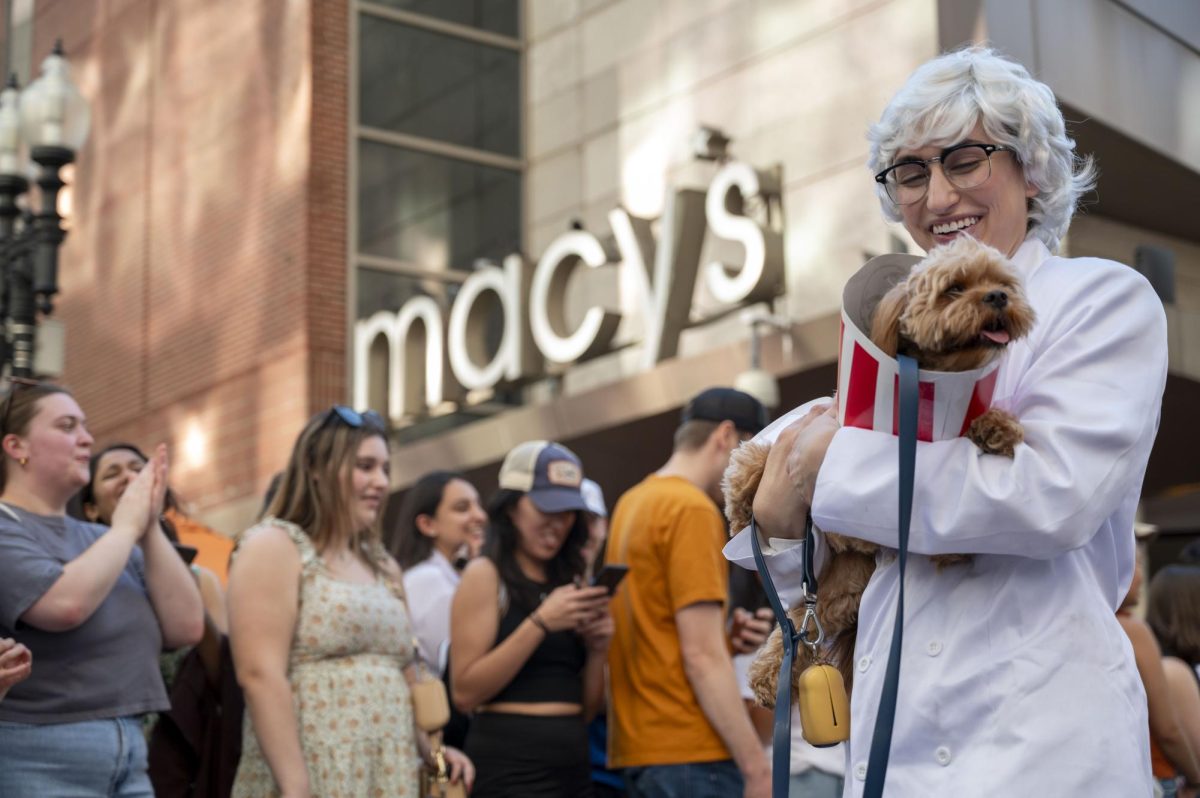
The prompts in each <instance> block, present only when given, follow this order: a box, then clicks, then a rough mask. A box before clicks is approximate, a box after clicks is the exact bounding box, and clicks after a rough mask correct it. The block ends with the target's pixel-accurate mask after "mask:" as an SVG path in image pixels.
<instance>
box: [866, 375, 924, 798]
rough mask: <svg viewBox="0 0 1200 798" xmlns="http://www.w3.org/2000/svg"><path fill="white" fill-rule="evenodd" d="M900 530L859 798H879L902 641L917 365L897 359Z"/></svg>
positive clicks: (914, 456) (889, 747)
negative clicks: (887, 646) (887, 644)
mask: <svg viewBox="0 0 1200 798" xmlns="http://www.w3.org/2000/svg"><path fill="white" fill-rule="evenodd" d="M897 360H898V361H899V362H900V528H899V532H900V534H899V540H898V542H897V549H898V558H899V569H900V587H899V590H898V592H897V595H896V622H895V624H894V625H893V627H892V648H891V651H889V652H888V665H887V673H886V674H885V676H884V679H883V693H882V694H881V695H880V698H879V710H878V711H877V713H876V715H875V731H874V732H873V733H872V734H871V755H870V757H869V758H868V759H867V783H866V784H865V785H864V787H863V798H881V796H882V795H883V782H884V779H885V778H886V777H887V766H888V756H889V755H890V754H891V750H892V726H893V724H894V722H895V720H896V695H897V690H898V689H899V686H900V648H901V644H902V642H903V640H904V566H905V564H906V563H907V561H908V527H909V523H910V522H911V521H912V500H913V476H914V473H913V472H914V471H916V463H917V361H915V360H913V359H912V358H911V357H907V356H905V355H900V356H899V357H898V358H897Z"/></svg>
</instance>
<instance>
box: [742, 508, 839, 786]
mask: <svg viewBox="0 0 1200 798" xmlns="http://www.w3.org/2000/svg"><path fill="white" fill-rule="evenodd" d="M750 545H751V547H752V549H753V550H754V567H755V568H757V569H758V574H759V576H760V577H761V578H762V586H763V591H764V592H765V593H766V594H767V603H768V604H770V605H771V612H773V613H775V619H776V620H777V621H779V631H780V634H782V635H783V663H782V664H781V665H780V666H779V686H778V687H777V688H776V689H775V727H774V732H773V736H772V743H771V745H772V747H771V798H788V788H789V787H790V786H791V785H790V780H791V766H792V663H794V662H795V661H796V652H797V650H798V648H799V646H798V644H799V643H801V642H803V643H804V644H805V645H808V646H810V647H811V648H812V649H813V650H814V651H815V650H816V647H817V646H819V645H820V644H821V640H822V638H823V637H824V634H823V633H822V631H821V626H820V624H819V623H818V622H817V616H816V603H817V578H816V576H815V575H814V573H813V566H812V562H813V553H814V546H815V540H814V538H813V534H812V516H811V515H810V516H808V518H807V519H806V520H805V523H804V542H803V544H802V552H801V563H802V567H801V577H800V580H801V581H800V590H801V593H802V595H803V597H804V602H805V604H806V605H807V612H806V613H805V615H804V622H803V624H802V625H801V628H800V629H799V630H797V629H796V625H795V624H794V623H792V619H791V618H789V617H788V614H787V612H786V611H785V610H784V609H783V602H782V601H780V600H779V593H778V592H777V591H776V590H775V583H774V582H772V581H771V574H770V572H769V571H767V562H766V560H765V559H764V558H763V553H762V544H760V543H759V542H758V522H757V521H755V520H754V516H753V515H751V516H750ZM810 617H811V619H812V622H813V624H814V625H815V626H816V629H817V638H816V640H813V641H809V640H808V626H809V618H810Z"/></svg>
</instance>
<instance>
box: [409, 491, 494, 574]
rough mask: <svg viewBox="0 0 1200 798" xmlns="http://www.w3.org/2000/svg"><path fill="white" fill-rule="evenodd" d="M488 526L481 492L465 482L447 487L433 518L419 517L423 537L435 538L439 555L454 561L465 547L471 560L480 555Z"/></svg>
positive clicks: (428, 516) (430, 516) (418, 525)
mask: <svg viewBox="0 0 1200 798" xmlns="http://www.w3.org/2000/svg"><path fill="white" fill-rule="evenodd" d="M486 524H487V514H486V513H484V511H483V506H482V505H481V504H480V503H479V493H478V491H476V490H475V487H474V486H473V485H472V484H471V483H470V482H467V481H465V480H462V479H452V480H450V481H449V482H447V483H446V487H445V488H443V489H442V498H441V501H439V502H438V506H437V510H436V511H435V512H434V514H433V515H420V516H417V527H418V528H419V529H420V531H421V534H423V535H426V536H428V537H431V538H433V540H434V545H435V546H437V548H438V551H440V552H442V554H443V555H444V556H445V557H446V558H447V559H451V560H452V559H454V558H455V556H456V555H457V554H458V553H459V552H460V551H461V550H462V549H463V547H466V549H467V556H468V557H475V556H477V555H478V554H479V550H480V549H481V548H482V547H483V531H484V527H485V525H486Z"/></svg>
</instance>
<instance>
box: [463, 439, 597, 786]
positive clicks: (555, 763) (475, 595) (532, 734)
mask: <svg viewBox="0 0 1200 798" xmlns="http://www.w3.org/2000/svg"><path fill="white" fill-rule="evenodd" d="M582 481H583V469H582V466H581V465H580V463H579V458H577V457H576V456H575V455H574V453H572V452H571V451H570V450H569V449H567V448H565V447H564V446H561V445H560V444H557V443H549V442H546V441H531V442H528V443H523V444H521V445H520V446H517V447H516V448H515V449H513V450H512V451H511V452H509V453H508V456H507V457H505V459H504V463H503V465H502V466H501V467H500V489H499V490H498V491H497V492H496V495H495V496H493V497H492V500H491V502H490V503H489V506H488V517H489V518H490V520H491V526H490V528H489V532H488V541H487V543H486V545H485V546H484V556H483V557H480V558H479V559H477V560H475V561H474V562H472V563H471V564H470V565H469V566H467V570H466V572H465V573H464V574H463V578H462V583H461V584H460V585H459V588H458V592H457V593H456V594H455V596H454V603H453V605H452V607H451V611H450V639H451V649H452V653H451V657H450V668H451V671H452V675H453V678H452V680H451V684H452V686H453V696H454V702H455V704H457V705H458V707H459V709H461V710H463V711H464V712H472V711H473V712H475V715H474V717H473V718H472V719H471V728H470V730H469V731H468V733H467V745H466V750H467V754H468V755H469V756H470V757H471V759H472V761H474V762H475V764H476V767H477V768H478V769H479V778H478V781H477V783H476V786H475V791H474V792H473V793H472V795H473V796H476V798H489V796H496V798H500V797H501V796H515V795H520V796H522V798H540V797H541V796H545V798H558V797H559V796H564V795H569V796H581V797H586V796H591V795H592V783H591V771H590V766H589V763H588V740H587V727H586V723H587V721H588V720H589V719H591V717H592V716H594V715H595V714H596V712H597V711H598V710H599V709H600V707H601V706H602V704H603V702H604V665H605V662H606V660H607V657H608V644H609V641H610V640H611V639H612V632H613V625H612V616H611V615H609V611H608V591H607V590H606V589H605V588H603V587H582V586H581V582H582V578H583V575H584V572H585V563H584V561H583V555H582V550H583V547H584V545H585V544H586V543H587V540H588V529H587V522H586V520H585V519H584V511H585V510H586V509H587V504H586V503H585V501H584V498H583V495H582V493H581V492H580V485H581V483H582Z"/></svg>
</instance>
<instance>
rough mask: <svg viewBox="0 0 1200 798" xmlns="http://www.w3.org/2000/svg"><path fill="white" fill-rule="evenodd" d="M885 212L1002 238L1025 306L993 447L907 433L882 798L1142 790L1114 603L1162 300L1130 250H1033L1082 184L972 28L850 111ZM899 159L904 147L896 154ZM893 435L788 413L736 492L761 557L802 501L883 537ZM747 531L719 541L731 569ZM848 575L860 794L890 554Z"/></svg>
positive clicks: (1079, 168)
mask: <svg viewBox="0 0 1200 798" xmlns="http://www.w3.org/2000/svg"><path fill="white" fill-rule="evenodd" d="M869 137H870V141H871V156H870V165H871V168H872V170H873V171H875V172H877V173H878V176H877V185H878V189H879V197H880V201H881V203H882V205H883V210H884V214H885V215H886V216H887V217H888V218H890V219H893V220H898V221H900V222H902V223H903V224H904V227H905V228H906V229H907V230H908V232H909V233H910V234H911V235H912V237H913V239H914V240H915V241H916V242H917V244H918V245H920V246H921V247H922V248H923V249H925V250H927V251H928V250H929V249H932V248H933V247H936V246H937V245H939V244H943V243H947V242H949V241H951V240H953V239H954V237H955V236H959V235H970V236H974V237H975V238H976V239H979V240H981V241H983V242H985V243H987V244H990V245H991V246H993V247H995V248H997V249H999V250H1000V251H1001V252H1003V253H1005V254H1006V255H1007V256H1008V258H1009V259H1010V260H1011V261H1012V262H1013V264H1014V265H1015V267H1016V269H1017V271H1018V272H1019V274H1020V276H1021V278H1022V280H1023V281H1024V284H1025V289H1026V293H1027V294H1028V296H1029V297H1030V299H1031V301H1032V304H1033V307H1034V309H1035V311H1036V313H1037V323H1036V326H1035V327H1034V329H1033V331H1032V332H1031V334H1030V335H1028V336H1027V337H1026V338H1025V339H1023V340H1021V341H1018V342H1016V343H1014V344H1012V345H1011V346H1010V347H1009V351H1008V353H1007V355H1006V357H1005V360H1004V361H1003V364H1002V365H1001V367H1000V372H999V376H998V379H997V384H996V390H995V396H996V403H997V404H999V405H1000V406H1002V407H1005V408H1006V409H1008V410H1010V411H1011V412H1012V413H1014V414H1015V415H1016V416H1017V418H1019V419H1020V421H1021V424H1022V426H1023V427H1024V430H1025V441H1024V443H1022V444H1020V445H1019V446H1018V447H1017V450H1016V455H1015V457H1013V458H1011V459H1010V458H1006V457H1000V456H993V455H985V454H981V453H980V452H979V450H978V449H977V448H976V447H975V446H974V444H972V443H971V442H970V441H969V440H967V439H965V438H958V439H953V440H946V441H939V442H933V443H921V444H920V445H919V446H918V447H917V460H916V479H915V483H916V484H915V489H914V499H913V506H914V510H913V516H912V528H911V536H910V539H909V550H910V552H911V553H912V554H913V555H935V554H950V553H967V554H973V555H974V558H973V560H972V562H971V564H970V565H960V566H954V567H947V568H942V569H940V570H939V569H938V568H937V566H936V565H934V564H933V563H932V562H930V560H929V557H928V556H912V557H910V558H909V560H908V573H907V577H906V581H905V605H906V612H905V618H904V624H905V626H904V638H903V652H902V662H903V666H902V668H901V671H900V682H899V691H898V696H899V699H898V704H897V709H896V718H895V726H894V736H893V740H892V747H891V758H890V762H889V765H888V770H887V780H886V783H885V794H886V795H888V796H889V797H892V796H895V797H896V798H904V797H905V796H928V795H984V796H992V795H1030V796H1032V795H1113V796H1116V795H1120V796H1137V795H1142V796H1148V795H1150V794H1151V790H1152V777H1151V773H1150V754H1149V742H1148V733H1147V728H1148V727H1147V715H1146V697H1145V694H1144V693H1143V690H1142V686H1141V683H1140V681H1139V679H1138V673H1137V668H1136V667H1135V665H1134V659H1133V653H1132V650H1131V648H1130V645H1129V642H1128V640H1127V638H1126V637H1125V635H1124V634H1123V633H1122V631H1121V627H1120V626H1119V625H1118V623H1117V621H1116V618H1115V615H1114V611H1115V610H1116V608H1117V607H1118V606H1120V603H1121V600H1122V599H1123V598H1124V596H1125V593H1126V591H1127V590H1128V588H1129V584H1130V581H1131V579H1132V577H1133V569H1134V535H1133V531H1132V530H1133V515H1134V508H1135V506H1136V504H1137V501H1138V495H1139V492H1140V489H1141V484H1142V478H1143V476H1144V473H1145V469H1146V461H1147V458H1148V457H1149V455H1150V449H1151V445H1152V444H1153V442H1154V436H1155V433H1156V431H1157V428H1158V421H1159V410H1160V406H1161V401H1162V393H1163V388H1164V385H1165V381H1166V370H1167V340H1166V320H1165V316H1164V313H1163V309H1162V306H1161V303H1160V302H1159V300H1158V298H1157V297H1156V295H1155V293H1154V291H1153V290H1152V289H1151V287H1150V285H1149V284H1148V283H1147V281H1146V280H1144V279H1143V278H1142V277H1141V276H1140V275H1139V274H1137V273H1136V272H1135V271H1134V270H1133V269H1131V268H1128V267H1126V266H1124V265H1122V264H1120V263H1115V262H1113V261H1108V260H1103V259H1099V258H1071V259H1068V258H1063V257H1058V256H1055V255H1054V254H1053V251H1054V250H1055V249H1056V248H1057V246H1058V244H1059V242H1060V240H1061V239H1062V237H1063V235H1064V234H1065V233H1066V230H1067V227H1068V225H1069V223H1070V219H1071V216H1072V215H1073V213H1074V209H1075V204H1076V201H1077V198H1078V197H1079V196H1080V194H1081V193H1082V192H1084V191H1086V190H1088V189H1089V188H1090V187H1091V185H1092V184H1093V182H1094V174H1095V172H1094V168H1093V165H1092V164H1091V162H1090V160H1081V159H1080V158H1079V157H1078V156H1077V155H1076V154H1075V153H1074V142H1072V141H1071V139H1069V138H1068V137H1067V135H1066V132H1065V128H1064V124H1063V118H1062V114H1061V112H1060V111H1059V109H1058V107H1057V104H1056V102H1055V99H1054V96H1053V94H1052V92H1051V91H1050V89H1049V88H1048V87H1047V86H1045V85H1044V84H1042V83H1040V82H1038V81H1036V80H1034V79H1033V78H1032V77H1031V76H1030V75H1029V73H1028V72H1027V71H1026V70H1025V68H1024V67H1022V66H1020V65H1019V64H1016V63H1013V62H1012V61H1009V60H1006V59H1004V58H1001V57H1000V56H998V55H996V54H995V53H993V52H991V51H989V50H986V49H980V48H972V49H967V50H963V51H959V52H954V53H949V54H946V55H943V56H940V57H938V58H935V59H933V60H932V61H930V62H928V63H926V64H925V65H923V66H921V67H920V68H918V69H917V71H916V72H915V73H914V74H913V75H912V76H911V77H910V78H909V80H908V82H907V83H906V84H905V85H904V86H903V88H901V90H900V91H899V92H898V93H897V95H896V96H895V97H894V98H893V99H892V101H891V103H890V104H889V105H888V107H887V108H886V109H885V110H884V112H883V115H882V118H881V119H880V121H879V122H878V123H877V124H876V125H874V126H873V127H872V129H871V131H870V136H869ZM897 167H900V168H897ZM897 449H898V438H897V437H895V436H893V435H889V434H884V433H880V432H874V431H869V430H862V429H854V428H839V427H838V424H837V419H836V415H835V414H834V413H832V412H830V411H828V410H826V409H825V408H824V407H821V408H818V409H816V410H815V411H813V412H810V413H809V414H808V415H807V416H805V417H804V418H802V419H801V420H800V421H798V422H796V423H795V424H793V425H792V426H790V427H789V428H788V429H786V430H785V431H784V432H783V433H782V434H781V435H780V437H779V439H778V441H777V442H776V444H775V445H774V446H773V448H772V450H771V455H770V458H769V459H768V462H767V465H766V469H765V473H764V476H763V480H762V484H761V487H760V488H759V491H758V493H757V496H756V498H755V501H754V512H755V514H756V517H757V520H758V523H759V525H760V532H759V534H760V539H761V540H762V542H763V543H764V545H765V546H766V547H767V555H768V562H769V568H770V570H771V572H772V574H773V577H774V580H775V582H776V584H777V585H778V586H779V587H780V589H781V590H782V591H783V592H784V593H785V594H786V595H785V600H788V599H789V598H790V599H793V600H794V599H795V598H796V595H797V593H798V586H799V578H798V562H799V549H798V548H797V547H796V546H795V539H796V538H798V537H800V536H801V535H803V530H804V519H805V514H806V513H807V512H809V511H810V509H811V513H812V517H813V521H814V523H815V524H816V525H817V527H819V528H820V529H825V530H830V531H837V532H842V533H845V534H849V535H853V536H855V537H859V538H862V539H865V540H870V541H873V542H875V543H878V544H880V545H882V546H886V547H891V548H892V549H894V548H895V547H896V545H897V538H898V533H897V518H898V496H897V493H898V491H897V480H898V465H897V462H898V451H897ZM748 535H749V532H746V531H743V532H742V533H741V534H740V535H739V537H738V538H736V539H735V540H734V541H731V543H730V544H729V546H728V548H727V555H728V556H729V557H730V559H733V560H735V561H736V562H738V563H739V564H741V565H744V566H746V567H750V568H752V567H754V566H753V561H752V558H751V557H750V545H749V538H748ZM877 563H878V565H877V567H876V570H875V573H874V575H873V576H872V578H871V581H870V583H869V584H868V586H867V589H866V591H865V593H864V594H863V597H862V604H861V609H860V616H859V626H858V637H857V642H856V651H855V657H856V663H855V680H854V691H853V696H852V705H851V723H850V728H851V739H850V752H849V757H848V763H847V767H848V773H847V781H846V790H845V795H847V796H858V795H861V794H862V789H863V783H864V781H865V779H866V775H867V773H866V771H867V761H868V758H869V753H870V746H871V737H872V731H873V727H874V721H875V713H876V708H877V707H878V705H879V702H880V696H881V693H882V686H883V680H884V672H885V670H886V663H887V658H888V652H889V647H890V644H891V637H892V634H891V633H892V623H893V617H894V613H895V608H896V600H897V591H898V583H897V576H898V570H897V561H896V558H895V557H894V556H892V555H890V554H887V553H881V555H880V556H879V557H878V558H877Z"/></svg>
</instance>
